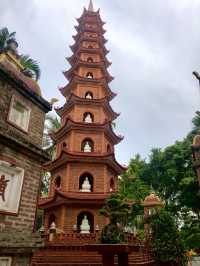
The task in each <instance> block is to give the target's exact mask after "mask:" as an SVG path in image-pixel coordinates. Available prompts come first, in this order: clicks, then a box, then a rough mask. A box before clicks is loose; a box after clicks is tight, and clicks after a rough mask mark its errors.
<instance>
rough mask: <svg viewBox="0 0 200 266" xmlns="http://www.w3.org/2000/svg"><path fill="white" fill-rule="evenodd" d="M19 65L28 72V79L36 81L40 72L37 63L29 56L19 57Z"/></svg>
mask: <svg viewBox="0 0 200 266" xmlns="http://www.w3.org/2000/svg"><path fill="white" fill-rule="evenodd" d="M20 63H21V64H22V66H23V67H24V68H25V70H28V71H29V73H30V77H33V78H34V79H35V80H38V79H39V78H40V76H41V70H40V67H39V65H38V62H37V61H35V60H33V59H32V58H30V56H29V55H21V56H20Z"/></svg>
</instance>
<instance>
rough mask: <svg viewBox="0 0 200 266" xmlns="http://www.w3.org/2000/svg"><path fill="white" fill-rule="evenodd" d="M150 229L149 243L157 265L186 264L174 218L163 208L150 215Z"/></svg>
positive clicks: (183, 248) (182, 243)
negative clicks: (150, 238)
mask: <svg viewBox="0 0 200 266" xmlns="http://www.w3.org/2000/svg"><path fill="white" fill-rule="evenodd" d="M150 227H151V231H152V241H151V245H152V248H153V251H154V254H155V256H156V259H157V261H158V262H160V263H159V265H160V264H161V265H162V263H163V262H167V263H168V264H167V265H179V266H185V265H187V257H186V250H185V247H184V241H183V239H182V238H181V235H180V232H179V229H178V225H177V223H176V220H175V218H174V217H173V215H171V214H170V213H169V212H167V211H166V210H165V209H162V210H160V211H158V212H157V213H156V214H154V215H152V216H151V217H150Z"/></svg>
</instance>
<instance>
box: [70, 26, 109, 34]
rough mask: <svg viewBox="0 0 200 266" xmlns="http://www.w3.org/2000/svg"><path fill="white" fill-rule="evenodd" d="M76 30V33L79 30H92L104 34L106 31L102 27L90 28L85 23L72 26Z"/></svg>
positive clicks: (79, 31)
mask: <svg viewBox="0 0 200 266" xmlns="http://www.w3.org/2000/svg"><path fill="white" fill-rule="evenodd" d="M74 28H75V29H76V31H77V33H78V34H80V33H81V32H86V31H87V32H94V33H99V34H101V35H104V34H105V33H106V30H105V29H103V27H96V28H92V27H88V26H87V25H84V24H83V25H81V24H79V25H77V26H75V27H74Z"/></svg>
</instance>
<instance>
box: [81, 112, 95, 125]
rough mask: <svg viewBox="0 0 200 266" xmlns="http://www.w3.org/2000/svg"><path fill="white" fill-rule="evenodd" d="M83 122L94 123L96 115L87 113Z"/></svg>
mask: <svg viewBox="0 0 200 266" xmlns="http://www.w3.org/2000/svg"><path fill="white" fill-rule="evenodd" d="M83 122H84V123H94V115H93V114H92V113H90V112H86V113H84V114H83Z"/></svg>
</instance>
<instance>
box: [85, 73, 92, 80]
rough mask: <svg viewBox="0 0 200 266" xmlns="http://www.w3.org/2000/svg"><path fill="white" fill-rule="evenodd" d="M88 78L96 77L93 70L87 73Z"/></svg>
mask: <svg viewBox="0 0 200 266" xmlns="http://www.w3.org/2000/svg"><path fill="white" fill-rule="evenodd" d="M86 78H88V79H93V78H94V75H93V73H92V72H87V74H86Z"/></svg>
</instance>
